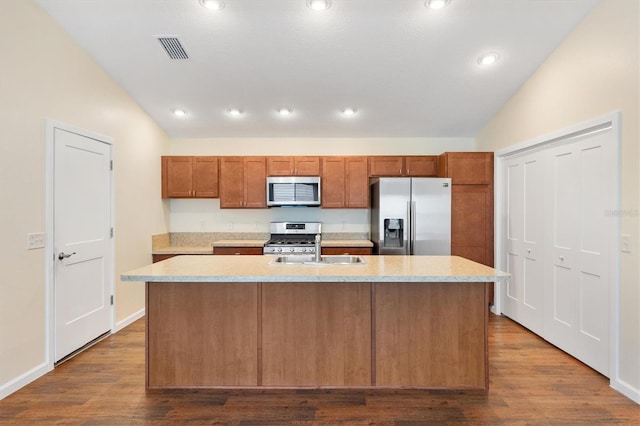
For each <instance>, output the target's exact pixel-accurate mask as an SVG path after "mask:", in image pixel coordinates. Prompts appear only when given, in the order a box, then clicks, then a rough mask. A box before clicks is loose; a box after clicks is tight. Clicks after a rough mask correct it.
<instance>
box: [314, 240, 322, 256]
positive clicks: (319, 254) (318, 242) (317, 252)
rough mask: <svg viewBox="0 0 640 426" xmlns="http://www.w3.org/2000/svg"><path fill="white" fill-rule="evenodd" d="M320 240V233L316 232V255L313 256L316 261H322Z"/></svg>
mask: <svg viewBox="0 0 640 426" xmlns="http://www.w3.org/2000/svg"><path fill="white" fill-rule="evenodd" d="M321 242H322V235H320V234H316V253H315V254H316V257H315V261H316V262H321V261H322V256H321V255H322V248H321V244H320V243H321Z"/></svg>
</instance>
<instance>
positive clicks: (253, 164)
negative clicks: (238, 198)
mask: <svg viewBox="0 0 640 426" xmlns="http://www.w3.org/2000/svg"><path fill="white" fill-rule="evenodd" d="M244 207H248V208H262V207H267V163H266V158H265V157H245V158H244Z"/></svg>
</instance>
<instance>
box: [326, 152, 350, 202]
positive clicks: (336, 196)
mask: <svg viewBox="0 0 640 426" xmlns="http://www.w3.org/2000/svg"><path fill="white" fill-rule="evenodd" d="M321 185H322V207H325V208H342V207H344V205H345V204H344V203H345V170H344V157H323V158H322V183H321Z"/></svg>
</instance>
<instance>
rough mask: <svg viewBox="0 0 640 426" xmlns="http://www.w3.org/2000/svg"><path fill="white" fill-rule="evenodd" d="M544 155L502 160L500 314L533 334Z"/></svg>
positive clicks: (540, 290)
mask: <svg viewBox="0 0 640 426" xmlns="http://www.w3.org/2000/svg"><path fill="white" fill-rule="evenodd" d="M543 164H544V162H543V154H542V153H539V152H538V153H533V154H526V155H521V156H518V157H516V158H512V159H509V160H507V161H506V162H505V168H504V173H505V176H504V179H503V182H504V187H503V194H506V197H505V203H506V206H505V208H504V211H505V212H506V216H507V217H506V219H507V220H506V221H505V226H506V229H504V230H503V235H505V236H506V243H507V244H506V256H507V259H506V262H505V263H504V264H505V265H507V270H508V271H507V272H509V273H510V274H511V278H510V279H509V280H508V281H507V284H506V287H505V290H506V291H505V293H504V299H503V307H502V310H503V313H504V314H505V315H507V316H508V317H510V318H512V319H513V320H515V321H517V322H519V323H520V324H522V325H524V326H525V327H527V328H528V329H530V330H532V331H533V332H535V333H538V334H542V333H543V325H544V305H543V303H544V265H543V262H542V255H543V238H544V215H543V214H542V212H544V186H543V185H542V184H541V183H542V181H543V173H544V169H543Z"/></svg>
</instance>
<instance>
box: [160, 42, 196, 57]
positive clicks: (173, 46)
mask: <svg viewBox="0 0 640 426" xmlns="http://www.w3.org/2000/svg"><path fill="white" fill-rule="evenodd" d="M158 41H159V42H160V44H162V47H163V48H164V50H165V52H167V55H169V57H170V58H171V59H189V55H187V52H186V51H185V50H184V48H183V47H182V44H180V40H178V38H177V37H158Z"/></svg>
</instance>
